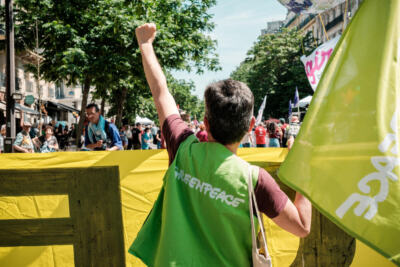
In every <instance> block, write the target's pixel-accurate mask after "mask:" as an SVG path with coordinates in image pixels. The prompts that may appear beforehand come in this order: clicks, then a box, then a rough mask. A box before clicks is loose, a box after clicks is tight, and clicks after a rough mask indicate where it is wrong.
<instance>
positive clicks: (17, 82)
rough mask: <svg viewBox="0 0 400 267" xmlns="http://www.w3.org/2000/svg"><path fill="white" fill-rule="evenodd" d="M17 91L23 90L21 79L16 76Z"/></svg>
mask: <svg viewBox="0 0 400 267" xmlns="http://www.w3.org/2000/svg"><path fill="white" fill-rule="evenodd" d="M15 90H16V91H19V90H21V79H20V78H18V77H17V76H15Z"/></svg>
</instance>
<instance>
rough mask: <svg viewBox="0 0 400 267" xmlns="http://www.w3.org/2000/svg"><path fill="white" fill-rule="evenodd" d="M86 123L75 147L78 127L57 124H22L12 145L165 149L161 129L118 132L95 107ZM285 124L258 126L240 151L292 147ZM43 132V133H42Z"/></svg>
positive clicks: (201, 131) (203, 137)
mask: <svg viewBox="0 0 400 267" xmlns="http://www.w3.org/2000/svg"><path fill="white" fill-rule="evenodd" d="M86 115H87V119H88V121H87V123H86V125H85V128H84V129H83V133H82V135H81V137H80V144H79V145H78V147H76V146H75V144H76V126H75V124H72V125H71V126H68V125H63V124H61V123H57V122H55V121H52V122H50V123H49V124H47V125H40V126H39V125H37V124H34V125H32V124H31V123H29V122H23V123H22V124H21V127H22V129H21V130H20V131H19V133H18V134H17V136H16V139H15V141H14V144H13V150H14V152H21V153H48V152H57V151H75V150H83V151H92V150H148V149H165V148H166V144H165V140H164V138H163V135H162V133H161V129H160V127H158V126H156V125H155V124H147V125H144V124H141V123H140V122H137V123H136V124H135V125H132V126H131V125H124V126H122V127H121V128H120V129H119V130H118V129H117V128H116V126H115V125H114V124H113V123H112V122H108V121H107V120H105V119H104V117H103V116H101V114H100V111H99V108H98V106H97V105H96V104H89V105H88V106H87V108H86ZM290 120H291V121H290V123H289V124H288V123H286V121H285V119H284V118H281V119H279V120H276V119H269V120H267V121H265V122H261V123H259V124H258V125H257V126H256V127H254V128H253V130H252V132H251V133H247V134H246V135H245V136H244V137H243V139H242V141H241V144H240V147H289V148H290V147H291V145H292V144H293V140H294V138H295V137H296V135H297V133H298V132H299V129H300V122H299V120H298V117H297V116H292V117H291V118H290ZM187 124H188V127H189V129H190V130H191V131H192V132H193V133H194V134H195V136H196V137H197V139H198V140H199V141H200V142H207V141H208V138H207V131H206V127H205V125H204V123H203V122H198V121H197V120H194V121H192V122H189V123H187ZM39 129H41V132H40V130H39ZM5 136H6V126H5V125H2V126H1V131H0V153H2V152H4V139H5Z"/></svg>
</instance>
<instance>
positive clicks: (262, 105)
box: [256, 96, 267, 125]
mask: <svg viewBox="0 0 400 267" xmlns="http://www.w3.org/2000/svg"><path fill="white" fill-rule="evenodd" d="M266 103H267V96H264V100H263V102H262V104H261V106H260V109H259V110H258V115H257V119H256V125H257V124H259V123H260V122H261V120H262V115H263V113H264V109H265V104H266Z"/></svg>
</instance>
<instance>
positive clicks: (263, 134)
mask: <svg viewBox="0 0 400 267" xmlns="http://www.w3.org/2000/svg"><path fill="white" fill-rule="evenodd" d="M299 130H300V122H299V119H298V117H297V116H291V118H290V123H289V124H288V123H286V120H285V119H284V118H281V119H279V120H276V119H269V120H267V121H265V122H260V123H258V125H257V126H256V127H255V128H253V130H252V132H251V133H246V135H245V136H244V137H243V139H242V142H241V143H240V146H241V147H288V148H291V146H292V145H293V141H294V138H296V136H297V134H298V132H299Z"/></svg>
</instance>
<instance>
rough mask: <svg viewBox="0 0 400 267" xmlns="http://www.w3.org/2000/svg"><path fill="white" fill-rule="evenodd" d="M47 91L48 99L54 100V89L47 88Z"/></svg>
mask: <svg viewBox="0 0 400 267" xmlns="http://www.w3.org/2000/svg"><path fill="white" fill-rule="evenodd" d="M47 90H48V97H49V98H54V88H52V87H49V88H48V89H47Z"/></svg>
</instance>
